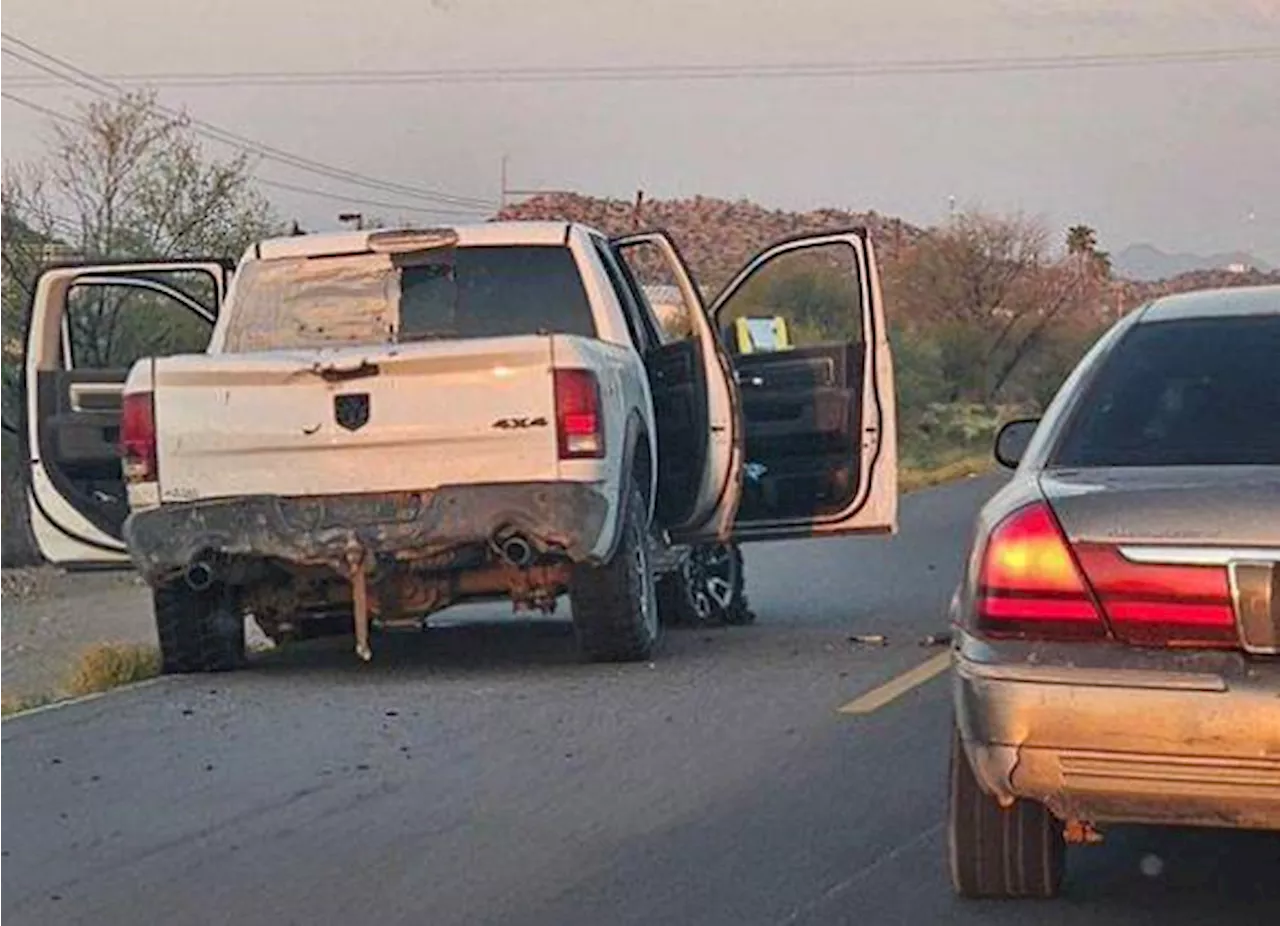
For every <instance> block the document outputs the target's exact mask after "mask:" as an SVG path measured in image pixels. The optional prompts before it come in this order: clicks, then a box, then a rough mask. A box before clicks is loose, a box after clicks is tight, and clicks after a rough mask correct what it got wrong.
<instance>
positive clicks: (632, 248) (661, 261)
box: [620, 241, 694, 344]
mask: <svg viewBox="0 0 1280 926" xmlns="http://www.w3.org/2000/svg"><path fill="white" fill-rule="evenodd" d="M620 263H621V265H622V271H623V273H625V274H626V276H627V280H628V282H629V283H630V285H631V287H632V288H633V290H634V291H635V293H636V296H637V298H638V299H639V301H640V303H641V306H642V309H643V311H644V313H645V316H646V318H647V320H648V321H649V323H650V325H652V326H653V327H654V328H655V329H656V331H657V333H658V336H659V337H660V338H661V343H663V344H674V343H675V342H677V341H684V340H688V339H690V338H692V337H693V336H694V334H693V322H692V317H691V315H690V312H691V311H692V310H691V309H690V307H689V305H688V304H687V303H686V301H685V298H684V294H683V292H681V290H680V287H679V285H678V284H677V282H676V280H675V278H674V277H673V276H672V272H671V264H670V263H669V262H668V260H667V258H666V255H665V254H663V253H662V250H661V249H660V248H659V247H658V246H657V245H656V244H653V243H650V242H647V241H642V242H638V243H636V244H628V245H627V246H626V252H625V254H624V255H623V256H622V257H621V258H620Z"/></svg>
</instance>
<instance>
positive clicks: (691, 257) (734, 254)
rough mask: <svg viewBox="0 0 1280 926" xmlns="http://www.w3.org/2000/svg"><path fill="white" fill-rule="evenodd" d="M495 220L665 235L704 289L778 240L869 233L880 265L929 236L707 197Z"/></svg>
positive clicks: (564, 201) (871, 215) (585, 206)
mask: <svg viewBox="0 0 1280 926" xmlns="http://www.w3.org/2000/svg"><path fill="white" fill-rule="evenodd" d="M498 217H499V218H501V219H543V220H551V219H567V220H570V221H575V222H583V223H585V224H587V225H590V226H592V227H594V228H598V229H600V230H601V231H603V232H607V233H609V234H611V235H621V234H625V233H627V232H632V231H638V230H640V229H644V228H663V229H666V230H667V231H668V232H670V233H671V236H672V238H674V239H675V242H676V244H677V245H678V246H679V248H680V250H681V252H682V253H683V254H684V256H685V259H686V260H687V261H688V262H689V264H690V265H691V266H692V267H693V271H694V273H695V274H696V275H697V277H698V279H699V281H700V282H702V283H703V284H704V285H706V286H708V287H711V288H717V287H719V286H720V285H721V284H723V283H725V282H726V281H727V280H728V278H729V277H730V276H731V275H732V274H733V273H734V272H735V271H736V270H737V269H738V268H739V267H741V266H742V265H743V264H744V263H746V261H747V260H749V259H750V258H751V257H752V255H754V254H756V253H757V252H759V251H760V250H762V249H763V248H765V247H766V246H768V245H769V244H772V243H773V242H774V241H777V240H778V239H779V238H786V237H788V236H791V235H798V234H801V233H804V232H815V231H828V230H831V229H839V228H850V227H855V226H863V227H866V228H868V229H869V230H870V231H871V234H872V238H873V240H874V241H875V244H876V248H877V253H878V254H879V255H880V257H881V259H882V260H886V261H892V260H893V259H894V258H895V257H896V256H897V255H898V253H900V252H901V251H902V249H903V248H905V247H907V246H909V245H910V244H912V243H913V242H914V241H916V240H917V239H918V238H919V237H920V236H921V235H923V234H924V230H923V229H920V228H917V227H916V226H914V225H911V224H909V223H907V222H904V221H902V220H901V219H896V218H891V217H889V216H883V215H880V214H879V213H877V212H874V211H873V212H846V211H844V210H841V209H816V210H814V211H812V212H784V211H782V210H779V209H766V208H765V207H763V206H759V205H756V204H755V203H752V202H748V201H746V200H738V201H736V202H730V201H728V200H723V199H711V198H709V197H704V196H695V197H694V198H692V199H668V200H660V199H655V200H646V201H644V202H642V203H641V205H640V206H639V208H638V209H637V207H636V204H635V203H634V202H630V201H627V200H622V199H598V198H596V197H592V196H581V195H579V194H576V193H551V194H546V195H541V196H535V197H533V198H532V199H528V200H525V201H523V202H520V203H516V204H513V205H511V206H508V207H507V208H506V209H505V210H503V211H502V212H501V213H500V214H499V216H498Z"/></svg>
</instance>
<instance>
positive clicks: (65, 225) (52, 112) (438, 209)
mask: <svg viewBox="0 0 1280 926" xmlns="http://www.w3.org/2000/svg"><path fill="white" fill-rule="evenodd" d="M0 97H3V98H4V99H6V100H10V101H12V102H14V103H17V104H19V105H20V106H26V107H28V108H30V109H33V110H35V111H36V112H38V113H42V114H44V115H46V116H49V117H50V118H53V119H57V120H59V121H60V122H67V123H71V124H75V125H84V124H85V122H84V120H83V119H77V118H76V117H74V116H69V115H67V114H66V113H63V112H58V111H57V110H56V109H50V108H49V107H48V106H41V105H40V104H39V103H33V102H31V101H30V100H26V99H23V98H22V97H19V96H16V95H15V94H12V93H9V92H8V91H7V90H4V91H0ZM254 180H255V181H256V182H257V183H260V184H262V185H263V186H267V187H274V188H276V189H280V190H287V191H289V192H291V193H302V194H304V195H307V196H316V197H319V198H321V199H331V200H335V201H337V202H343V203H352V204H355V205H361V206H373V207H375V208H378V209H390V210H393V211H396V212H420V213H423V214H426V215H463V216H478V215H485V214H487V213H488V212H489V211H490V210H488V209H487V208H480V207H476V208H474V209H464V208H461V207H458V208H452V207H448V206H411V205H406V204H404V203H389V202H383V201H380V200H371V199H363V198H361V197H359V196H347V195H345V194H343V193H334V192H331V191H329V190H316V189H312V188H311V187H305V186H298V185H296V184H292V183H286V182H284V181H283V180H273V179H271V178H269V177H255V178H254ZM54 224H55V226H58V227H61V229H62V230H63V231H68V230H71V231H78V230H79V228H78V226H76V225H75V224H74V223H73V222H71V220H69V219H62V218H60V217H59V218H58V219H57V220H56V221H55V222H54Z"/></svg>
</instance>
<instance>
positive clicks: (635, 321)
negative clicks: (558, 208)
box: [591, 236, 662, 356]
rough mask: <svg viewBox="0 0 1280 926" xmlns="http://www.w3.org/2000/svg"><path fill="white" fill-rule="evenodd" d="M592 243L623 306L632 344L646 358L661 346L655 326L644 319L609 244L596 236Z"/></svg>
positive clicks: (638, 303) (642, 312)
mask: <svg viewBox="0 0 1280 926" xmlns="http://www.w3.org/2000/svg"><path fill="white" fill-rule="evenodd" d="M591 243H592V244H594V245H595V248H596V253H597V254H598V255H599V256H600V263H601V264H603V265H604V272H605V273H606V274H607V275H608V277H609V282H610V283H611V284H612V285H613V292H614V294H615V295H616V296H617V297H618V304H619V305H621V306H622V315H623V318H624V319H625V320H626V323H627V331H628V333H629V334H630V335H631V343H632V344H634V345H635V348H636V350H638V351H639V352H640V354H641V356H644V355H645V354H647V353H648V352H649V351H650V350H651V349H652V348H653V347H655V346H657V345H658V344H661V343H662V341H661V339H660V338H659V337H658V333H657V331H655V330H654V328H653V325H652V324H650V323H648V320H647V319H646V318H645V317H644V309H643V308H642V306H641V304H640V301H639V299H638V298H637V294H636V292H635V290H634V289H633V288H632V286H631V283H630V281H629V280H628V278H627V277H626V275H625V271H624V269H623V268H622V267H621V266H620V265H619V263H618V260H617V258H616V257H614V254H613V250H612V249H611V248H610V247H609V243H608V242H607V241H605V240H604V239H603V238H596V237H594V236H593V237H592V239H591Z"/></svg>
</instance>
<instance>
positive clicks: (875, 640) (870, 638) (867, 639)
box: [849, 633, 889, 646]
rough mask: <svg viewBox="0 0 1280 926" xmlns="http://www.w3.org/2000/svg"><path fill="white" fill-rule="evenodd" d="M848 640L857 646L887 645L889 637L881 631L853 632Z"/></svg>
mask: <svg viewBox="0 0 1280 926" xmlns="http://www.w3.org/2000/svg"><path fill="white" fill-rule="evenodd" d="M849 642H850V643H855V644H857V645H858V646H888V645H889V638H888V637H886V636H885V635H884V634H882V633H855V634H853V635H852V636H851V637H849Z"/></svg>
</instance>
